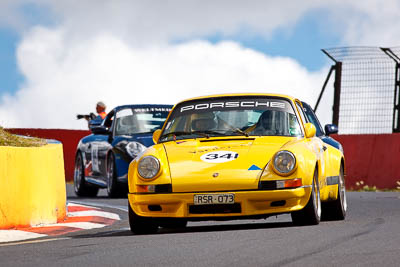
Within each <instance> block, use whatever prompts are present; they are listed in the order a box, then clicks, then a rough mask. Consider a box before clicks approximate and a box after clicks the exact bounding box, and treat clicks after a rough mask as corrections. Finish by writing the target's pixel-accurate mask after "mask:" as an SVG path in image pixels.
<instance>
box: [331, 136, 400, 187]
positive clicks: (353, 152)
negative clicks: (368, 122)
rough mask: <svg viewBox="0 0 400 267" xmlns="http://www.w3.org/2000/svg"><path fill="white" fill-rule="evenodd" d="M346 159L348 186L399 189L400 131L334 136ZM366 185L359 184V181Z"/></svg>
mask: <svg viewBox="0 0 400 267" xmlns="http://www.w3.org/2000/svg"><path fill="white" fill-rule="evenodd" d="M332 137H333V138H334V139H336V140H337V141H339V142H340V143H341V144H342V146H343V150H344V155H345V158H346V167H347V168H346V169H347V176H346V187H347V188H353V189H361V188H362V187H363V185H364V186H365V185H368V186H369V187H372V186H376V188H378V189H385V188H387V189H395V188H396V187H397V186H398V184H397V183H396V182H397V181H400V163H399V159H400V134H399V133H393V134H360V135H332ZM361 181H362V182H363V183H364V184H363V185H357V184H356V183H357V182H361Z"/></svg>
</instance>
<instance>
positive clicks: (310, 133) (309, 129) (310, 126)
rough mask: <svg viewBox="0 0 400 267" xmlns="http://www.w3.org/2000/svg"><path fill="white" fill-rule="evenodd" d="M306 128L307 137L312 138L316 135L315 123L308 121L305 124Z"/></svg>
mask: <svg viewBox="0 0 400 267" xmlns="http://www.w3.org/2000/svg"><path fill="white" fill-rule="evenodd" d="M304 130H305V131H306V138H311V137H314V136H315V133H316V132H317V129H316V128H315V126H314V124H312V123H310V122H308V123H306V124H304Z"/></svg>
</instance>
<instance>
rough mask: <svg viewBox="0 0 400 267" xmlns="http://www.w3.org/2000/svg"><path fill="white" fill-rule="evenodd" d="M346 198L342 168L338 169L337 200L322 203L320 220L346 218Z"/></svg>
mask: <svg viewBox="0 0 400 267" xmlns="http://www.w3.org/2000/svg"><path fill="white" fill-rule="evenodd" d="M346 212H347V198H346V185H345V181H344V170H343V166H341V167H340V172H339V183H338V196H337V199H336V200H334V201H330V202H325V203H322V219H323V220H326V221H340V220H344V219H345V218H346Z"/></svg>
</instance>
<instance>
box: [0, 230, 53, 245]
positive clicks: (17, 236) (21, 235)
mask: <svg viewBox="0 0 400 267" xmlns="http://www.w3.org/2000/svg"><path fill="white" fill-rule="evenodd" d="M43 236H47V235H43V234H37V233H31V232H25V231H20V230H0V242H11V241H18V240H25V239H32V238H39V237H43Z"/></svg>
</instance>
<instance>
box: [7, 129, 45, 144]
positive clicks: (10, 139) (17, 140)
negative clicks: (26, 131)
mask: <svg viewBox="0 0 400 267" xmlns="http://www.w3.org/2000/svg"><path fill="white" fill-rule="evenodd" d="M46 144H47V141H46V140H45V139H40V138H34V137H29V138H27V137H23V136H18V135H15V134H11V133H9V132H7V131H6V130H4V129H3V127H1V126H0V146H15V147H39V146H44V145H46Z"/></svg>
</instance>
